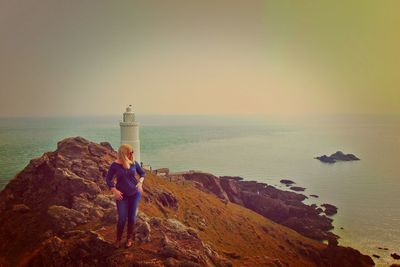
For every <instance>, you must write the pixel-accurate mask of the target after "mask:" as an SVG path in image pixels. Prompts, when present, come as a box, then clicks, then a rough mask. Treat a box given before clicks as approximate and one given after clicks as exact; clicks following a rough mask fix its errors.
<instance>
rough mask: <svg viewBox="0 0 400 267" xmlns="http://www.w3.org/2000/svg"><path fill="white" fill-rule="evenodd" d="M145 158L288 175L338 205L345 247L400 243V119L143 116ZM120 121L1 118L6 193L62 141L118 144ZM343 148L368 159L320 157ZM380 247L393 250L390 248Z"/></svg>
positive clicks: (273, 180)
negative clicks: (78, 138)
mask: <svg viewBox="0 0 400 267" xmlns="http://www.w3.org/2000/svg"><path fill="white" fill-rule="evenodd" d="M136 119H137V120H138V121H139V123H140V141H141V159H142V161H143V163H144V164H149V165H151V166H152V168H153V169H157V168H163V167H166V168H169V169H170V170H171V171H172V172H178V171H186V170H201V171H204V172H209V173H212V174H214V175H217V176H223V175H227V176H241V177H243V178H244V179H245V180H256V181H259V182H265V183H268V184H270V185H273V186H276V187H277V188H280V189H282V190H288V189H287V188H286V187H285V186H283V185H282V184H280V182H279V181H280V180H281V179H290V180H293V181H295V182H296V185H298V186H301V187H305V188H306V190H305V192H303V194H305V195H306V196H309V195H311V194H316V195H318V196H319V197H318V198H309V199H307V200H305V203H307V204H311V203H316V204H318V205H320V204H323V203H329V204H333V205H335V206H337V207H338V213H337V214H336V215H334V216H333V217H332V218H333V220H334V222H333V224H334V227H335V229H334V230H333V232H334V233H335V234H337V235H339V236H340V237H341V238H340V239H339V244H340V245H343V246H351V247H354V248H356V249H358V250H360V251H361V252H362V253H365V254H368V255H370V256H372V254H377V255H380V256H381V258H379V259H376V258H374V261H375V263H376V264H377V265H378V266H379V265H383V266H384V265H386V264H389V263H392V262H394V261H393V259H392V258H391V257H390V253H392V252H396V251H395V249H397V248H398V247H399V244H400V207H399V206H398V203H400V195H399V194H398V188H399V186H400V179H399V177H400V168H398V162H399V161H400V153H399V152H400V135H399V132H400V116H399V115H371V114H365V115H335V116H310V117H307V116H303V117H297V118H296V117H286V118H277V117H268V116H254V115H253V116H252V115H243V116H240V115H238V116H232V115H220V116H214V115H157V114H148V115H142V116H140V115H138V114H137V115H136ZM120 120H121V117H120V116H117V115H115V116H114V115H109V116H82V117H78V116H76V117H39V118H38V117H33V118H22V117H8V118H4V117H3V118H0V189H3V188H4V187H5V185H6V184H7V183H8V181H9V180H10V179H11V178H12V177H14V176H15V175H16V174H17V173H18V172H19V171H21V170H22V169H23V168H24V167H25V166H26V165H27V164H28V163H29V161H30V160H31V159H32V158H37V157H40V156H41V155H42V154H43V153H45V152H47V151H54V150H55V149H56V147H57V142H58V141H61V140H62V139H64V138H67V137H72V136H82V137H84V138H86V139H88V140H90V141H93V142H97V143H99V142H103V141H107V142H109V143H110V144H111V145H112V146H113V148H114V149H117V148H118V146H119V142H120V129H119V121H120ZM336 151H343V152H344V153H352V154H355V155H356V156H358V157H359V158H360V159H361V160H360V161H355V162H338V163H335V164H325V163H321V162H320V161H318V160H316V159H314V157H316V156H320V155H324V154H327V155H330V154H332V153H334V152H336ZM379 247H382V248H388V249H389V250H388V251H384V250H382V249H379Z"/></svg>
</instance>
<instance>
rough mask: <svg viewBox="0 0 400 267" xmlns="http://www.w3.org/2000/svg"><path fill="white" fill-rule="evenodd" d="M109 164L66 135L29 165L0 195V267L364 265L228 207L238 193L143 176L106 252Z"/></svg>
mask: <svg viewBox="0 0 400 267" xmlns="http://www.w3.org/2000/svg"><path fill="white" fill-rule="evenodd" d="M115 158H116V152H115V151H114V150H113V149H112V147H111V146H110V145H109V144H108V143H101V144H96V143H93V142H90V141H88V140H85V139H83V138H81V137H75V138H67V139H64V140H62V141H60V142H59V143H58V144H57V149H56V150H55V151H53V152H47V153H45V154H43V155H42V156H41V157H39V158H36V159H32V160H31V161H30V163H29V164H28V165H27V166H26V167H25V168H24V169H23V170H22V171H21V172H19V173H18V174H17V175H16V176H15V177H14V178H13V179H12V180H10V182H9V183H8V184H7V186H6V187H5V188H4V190H2V191H1V192H0V239H1V240H0V241H1V242H0V266H371V265H373V261H372V260H371V258H370V257H368V256H365V255H362V254H360V253H359V252H358V251H356V250H354V249H352V248H344V247H340V246H336V245H335V244H334V243H331V245H330V246H327V245H325V244H322V243H320V242H317V241H315V240H312V239H309V238H307V237H304V236H302V235H300V234H299V233H297V232H296V231H293V230H292V229H289V228H287V227H286V226H283V225H280V224H277V223H275V222H272V221H271V220H269V219H267V218H265V217H264V216H262V215H260V214H258V213H256V212H254V211H252V210H250V209H248V208H245V207H243V206H241V205H238V204H237V202H238V201H239V199H240V200H242V201H243V199H244V197H243V195H240V197H238V200H237V201H235V200H234V197H236V195H235V194H234V193H232V192H228V191H229V190H227V189H226V188H225V189H224V190H223V191H221V193H222V196H223V197H225V200H223V199H221V196H219V197H217V196H216V195H214V194H210V193H207V192H204V190H201V189H199V188H198V185H199V184H195V183H193V182H185V183H180V182H179V183H177V182H174V181H169V180H168V179H166V178H165V177H159V176H156V175H154V174H152V173H150V172H146V180H145V184H144V193H143V196H142V199H141V202H140V204H139V213H138V222H137V224H136V226H135V232H136V240H135V243H134V245H133V246H132V247H131V248H128V249H122V248H120V249H116V248H114V247H113V245H112V243H113V241H114V238H115V231H116V219H117V217H116V216H117V214H116V207H115V201H114V199H113V196H112V194H111V192H109V190H108V188H107V186H106V184H105V180H104V177H105V174H106V172H107V170H108V167H109V165H110V164H111V162H112V161H113V160H114V159H115ZM220 186H221V184H220ZM223 186H225V185H223ZM236 189H237V188H236ZM236 189H235V188H232V190H233V192H234V191H235V190H236ZM223 192H225V194H224V193H223ZM227 192H228V193H227ZM248 197H254V196H248ZM271 199H272V198H271ZM255 203H257V201H256V202H255ZM263 203H264V201H263ZM295 223H296V222H295V220H294V219H293V224H295ZM286 224H287V223H286ZM124 234H125V233H124ZM124 236H125V235H124Z"/></svg>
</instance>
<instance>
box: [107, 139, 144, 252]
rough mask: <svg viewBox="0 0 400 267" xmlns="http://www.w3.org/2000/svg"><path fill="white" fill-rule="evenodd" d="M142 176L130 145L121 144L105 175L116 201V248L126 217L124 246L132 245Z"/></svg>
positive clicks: (119, 241) (141, 189) (118, 244)
mask: <svg viewBox="0 0 400 267" xmlns="http://www.w3.org/2000/svg"><path fill="white" fill-rule="evenodd" d="M136 172H137V173H139V175H140V179H139V181H137V179H136V176H135V174H136ZM114 176H117V183H116V185H114V183H113V182H112V178H113V177H114ZM144 176H145V172H144V170H143V169H142V167H141V166H140V164H139V163H138V162H137V161H136V160H135V159H134V157H133V148H132V146H131V145H129V144H122V145H121V146H120V147H119V149H118V156H117V160H115V161H114V162H112V163H111V165H110V168H109V170H108V172H107V175H106V182H107V185H108V187H109V188H110V189H111V190H112V191H113V193H114V198H115V201H116V203H117V210H118V223H117V238H116V242H115V246H116V247H117V248H119V247H121V237H122V233H123V231H124V228H125V222H126V217H128V230H127V236H126V247H127V248H128V247H130V246H132V241H134V240H135V232H134V229H133V227H134V224H135V223H136V212H137V207H138V204H139V200H140V196H141V194H142V193H143V187H142V186H143V180H144ZM132 233H133V238H132Z"/></svg>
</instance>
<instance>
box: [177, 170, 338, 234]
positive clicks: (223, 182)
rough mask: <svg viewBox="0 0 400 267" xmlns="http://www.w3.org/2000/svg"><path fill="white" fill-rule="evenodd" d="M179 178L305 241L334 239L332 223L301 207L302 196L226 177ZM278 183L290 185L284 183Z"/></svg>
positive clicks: (196, 175) (190, 174)
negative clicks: (309, 239) (267, 220)
mask: <svg viewBox="0 0 400 267" xmlns="http://www.w3.org/2000/svg"><path fill="white" fill-rule="evenodd" d="M181 175H183V177H184V178H185V179H187V180H194V181H196V182H198V183H201V184H202V186H203V188H204V190H205V191H206V192H211V193H213V194H215V195H216V196H218V197H220V198H221V199H223V200H226V199H228V200H229V201H231V202H233V203H236V204H239V205H242V206H244V207H246V208H248V209H251V210H253V211H255V212H257V213H259V214H261V215H263V216H265V217H266V218H269V219H271V220H273V221H275V222H277V223H279V224H282V225H285V226H287V227H290V228H292V229H293V230H296V231H297V232H299V233H301V234H303V235H305V236H307V237H310V238H313V239H316V240H320V241H321V240H327V239H328V237H335V235H334V234H332V233H331V232H329V231H330V230H331V229H333V226H332V219H330V218H328V217H326V216H324V215H320V210H318V209H317V207H314V206H308V205H306V204H304V203H303V202H302V201H303V200H304V199H305V198H306V196H304V195H302V194H297V193H294V192H288V191H283V190H279V189H277V188H275V187H273V186H270V185H267V184H265V183H259V182H255V181H244V180H237V179H235V178H233V179H231V178H230V177H229V176H223V177H219V178H218V177H216V176H214V175H212V174H209V173H200V172H188V173H187V174H181ZM210 181H212V182H210ZM281 182H282V181H281ZM282 183H284V184H292V183H294V182H292V181H290V180H284V181H283V182H282ZM210 185H211V186H210ZM336 237H337V236H336Z"/></svg>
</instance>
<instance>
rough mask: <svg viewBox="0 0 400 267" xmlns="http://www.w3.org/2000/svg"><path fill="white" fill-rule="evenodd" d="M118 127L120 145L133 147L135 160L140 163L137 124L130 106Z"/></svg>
mask: <svg viewBox="0 0 400 267" xmlns="http://www.w3.org/2000/svg"><path fill="white" fill-rule="evenodd" d="M119 126H120V128H121V144H130V145H131V146H132V147H133V151H134V154H133V156H134V158H135V160H136V161H137V162H139V163H140V141H139V123H138V122H137V121H136V120H135V113H133V109H132V105H129V106H128V107H127V108H126V111H125V112H124V115H123V121H121V122H120V123H119Z"/></svg>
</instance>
